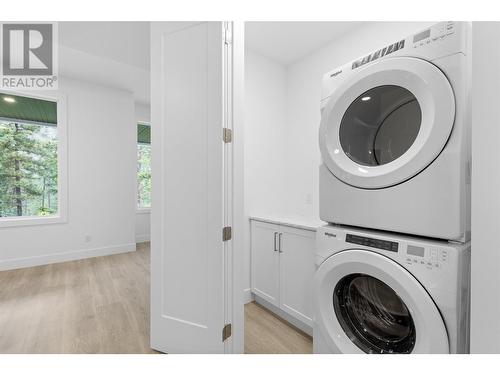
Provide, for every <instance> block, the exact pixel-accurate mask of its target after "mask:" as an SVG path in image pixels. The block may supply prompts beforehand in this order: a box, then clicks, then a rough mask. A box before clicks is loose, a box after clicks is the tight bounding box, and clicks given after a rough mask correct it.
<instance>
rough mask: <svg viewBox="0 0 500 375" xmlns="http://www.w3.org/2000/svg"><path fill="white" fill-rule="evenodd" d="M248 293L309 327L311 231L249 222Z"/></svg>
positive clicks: (312, 271) (312, 272)
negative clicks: (250, 272) (249, 281)
mask: <svg viewBox="0 0 500 375" xmlns="http://www.w3.org/2000/svg"><path fill="white" fill-rule="evenodd" d="M251 230H252V232H251V248H252V292H253V293H254V294H255V295H257V296H259V297H260V298H262V299H264V300H265V301H267V302H269V303H271V304H273V305H274V306H275V307H278V308H279V309H280V310H282V311H284V312H285V313H287V314H288V315H290V316H292V317H294V318H295V319H298V320H299V321H301V322H302V323H305V324H307V325H309V326H310V325H311V324H312V283H313V277H314V271H315V266H314V244H315V232H314V231H313V230H306V229H299V228H294V227H291V226H286V225H276V224H271V223H265V222H262V221H257V220H252V225H251Z"/></svg>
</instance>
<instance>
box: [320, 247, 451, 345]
mask: <svg viewBox="0 0 500 375" xmlns="http://www.w3.org/2000/svg"><path fill="white" fill-rule="evenodd" d="M357 273H360V274H366V275H369V276H372V277H374V278H376V279H378V280H380V281H382V282H383V283H385V284H386V285H388V286H389V287H390V288H392V290H394V291H395V292H396V294H397V295H398V296H399V297H400V298H401V299H402V301H403V302H404V303H405V305H406V307H407V308H408V310H409V312H410V314H411V316H412V318H413V321H414V325H415V331H416V340H415V346H414V348H413V351H412V354H414V353H415V354H418V353H427V354H430V353H432V354H434V353H441V354H444V353H449V340H448V334H447V331H446V327H445V324H444V322H443V319H442V317H441V314H440V313H439V310H438V308H437V307H436V305H435V304H434V301H433V300H432V298H431V297H430V296H429V294H428V293H427V291H426V290H425V289H424V287H423V286H422V285H421V284H420V283H419V282H418V281H417V280H416V279H415V277H413V275H411V274H410V273H409V272H408V271H407V270H406V269H404V268H403V267H401V266H400V265H399V264H397V263H396V262H394V261H393V260H391V259H389V258H387V257H385V256H383V255H380V254H378V253H375V252H371V251H366V250H359V249H349V250H345V251H342V252H340V253H337V254H335V255H332V256H331V257H329V258H328V259H326V260H325V261H324V262H323V263H322V264H321V265H320V267H319V268H318V270H317V272H316V274H315V277H314V291H315V293H314V304H315V309H314V310H315V311H316V314H317V315H316V316H315V323H316V324H317V325H318V326H319V328H320V330H321V331H322V332H323V337H324V338H325V341H326V344H327V345H329V346H330V347H331V349H332V350H339V351H340V352H341V353H364V352H363V351H362V350H361V349H360V348H359V347H358V346H356V345H355V344H354V343H353V342H352V341H351V339H350V338H349V337H348V336H347V334H346V333H345V332H344V330H343V328H342V327H341V324H340V323H339V321H338V319H337V317H336V314H335V310H334V306H333V293H334V289H335V286H336V285H337V283H338V282H339V281H340V280H341V279H342V278H343V277H345V276H347V275H350V274H357Z"/></svg>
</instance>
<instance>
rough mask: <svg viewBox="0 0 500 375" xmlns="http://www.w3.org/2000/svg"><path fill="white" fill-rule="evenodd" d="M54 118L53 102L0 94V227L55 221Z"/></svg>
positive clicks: (57, 152) (57, 165) (57, 132)
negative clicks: (29, 220)
mask: <svg viewBox="0 0 500 375" xmlns="http://www.w3.org/2000/svg"><path fill="white" fill-rule="evenodd" d="M60 113H61V111H60V109H59V108H58V102H57V101H56V100H45V99H39V98H32V97H26V96H18V95H11V94H7V93H0V224H2V225H3V224H5V223H9V221H10V219H19V218H41V217H48V218H50V217H52V218H54V217H59V218H60V217H61V215H60V214H61V190H64V189H63V188H62V181H61V179H62V178H63V177H64V176H61V174H62V173H61V152H62V151H63V150H65V149H64V148H62V147H61V144H60V140H61V139H62V138H64V137H62V138H61V135H62V134H63V135H64V134H65V130H63V131H61V129H60V127H59V122H58V114H60ZM17 222H18V223H19V224H23V222H20V221H17ZM47 222H48V221H47ZM52 222H54V221H52Z"/></svg>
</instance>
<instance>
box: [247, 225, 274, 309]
mask: <svg viewBox="0 0 500 375" xmlns="http://www.w3.org/2000/svg"><path fill="white" fill-rule="evenodd" d="M251 229H252V237H251V241H252V242H251V246H252V292H253V293H255V294H256V295H258V296H259V297H262V298H263V299H265V300H266V301H268V302H270V303H272V304H275V305H276V306H278V305H279V253H278V248H277V246H278V244H277V240H278V239H277V236H278V233H279V230H280V227H279V226H278V225H273V224H268V223H262V222H260V221H254V220H252V228H251Z"/></svg>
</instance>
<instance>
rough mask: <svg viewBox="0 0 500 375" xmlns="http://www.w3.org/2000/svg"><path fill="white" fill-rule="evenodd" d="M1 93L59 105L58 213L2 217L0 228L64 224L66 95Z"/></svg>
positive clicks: (65, 216) (65, 199) (15, 91)
mask: <svg viewBox="0 0 500 375" xmlns="http://www.w3.org/2000/svg"><path fill="white" fill-rule="evenodd" d="M0 94H5V95H17V96H24V97H27V98H33V99H41V100H48V101H52V102H55V103H56V105H57V202H58V204H57V213H55V214H54V215H47V216H9V217H0V228H8V227H21V226H33V225H47V224H63V223H66V222H67V221H68V125H67V124H68V123H67V100H66V95H65V94H62V93H60V92H53V93H52V92H50V93H49V92H46V91H41V92H40V93H38V92H37V93H33V92H26V91H17V90H5V89H2V90H0Z"/></svg>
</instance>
